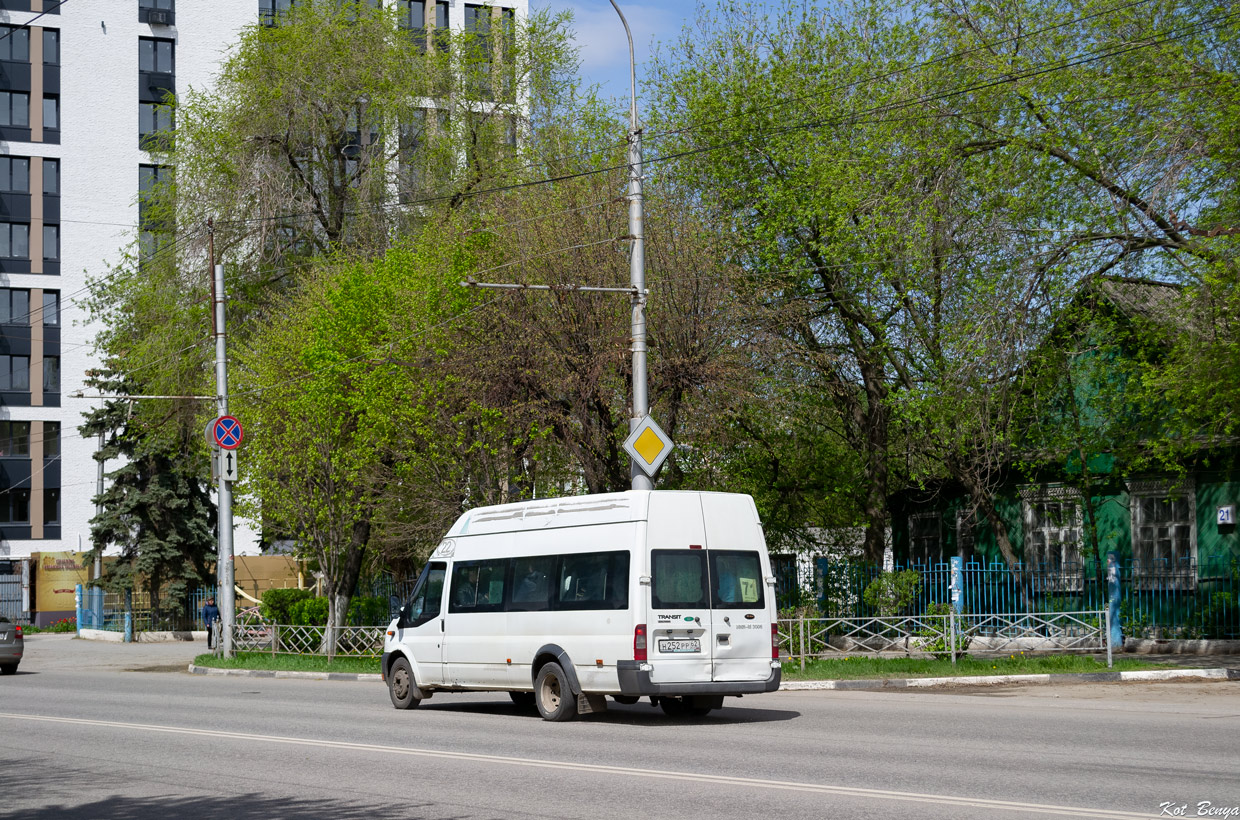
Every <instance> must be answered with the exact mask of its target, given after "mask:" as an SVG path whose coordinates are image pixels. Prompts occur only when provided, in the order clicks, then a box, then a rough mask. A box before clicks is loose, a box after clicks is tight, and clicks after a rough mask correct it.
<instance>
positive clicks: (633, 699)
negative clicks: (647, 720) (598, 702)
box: [611, 695, 641, 706]
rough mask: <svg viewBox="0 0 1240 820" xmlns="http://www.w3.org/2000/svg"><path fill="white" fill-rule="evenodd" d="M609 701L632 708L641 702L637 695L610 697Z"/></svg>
mask: <svg viewBox="0 0 1240 820" xmlns="http://www.w3.org/2000/svg"><path fill="white" fill-rule="evenodd" d="M611 699H612V700H614V701H615V702H616V703H623V704H624V705H625V706H632V705H633V704H634V703H637V702H638V701H639V700H641V698H639V697H638V696H637V695H612V696H611Z"/></svg>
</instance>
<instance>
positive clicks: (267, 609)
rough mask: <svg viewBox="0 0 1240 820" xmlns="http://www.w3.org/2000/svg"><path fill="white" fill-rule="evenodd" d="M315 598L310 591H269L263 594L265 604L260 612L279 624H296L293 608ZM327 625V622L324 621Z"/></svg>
mask: <svg viewBox="0 0 1240 820" xmlns="http://www.w3.org/2000/svg"><path fill="white" fill-rule="evenodd" d="M312 597H314V593H313V592H311V591H310V590H308V589H269V590H267V591H266V592H264V593H263V602H262V604H261V605H260V607H259V611H260V612H261V613H262V615H263V617H264V618H266V619H267V620H269V621H273V622H275V623H277V624H291V623H294V621H293V620H291V619H292V617H293V607H294V606H296V605H297V604H299V603H301V602H302V601H305V600H307V599H309V598H312ZM324 623H326V621H324Z"/></svg>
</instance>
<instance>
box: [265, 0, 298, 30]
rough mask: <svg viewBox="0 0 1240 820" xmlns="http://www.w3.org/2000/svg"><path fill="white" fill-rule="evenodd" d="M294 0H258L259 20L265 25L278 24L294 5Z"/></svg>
mask: <svg viewBox="0 0 1240 820" xmlns="http://www.w3.org/2000/svg"><path fill="white" fill-rule="evenodd" d="M293 2H294V0H258V20H259V22H260V23H261V24H262V25H264V26H274V25H276V24H277V23H278V22H279V20H280V17H281V16H282V15H284V14H287V13H288V11H289V9H291V8H292V7H293Z"/></svg>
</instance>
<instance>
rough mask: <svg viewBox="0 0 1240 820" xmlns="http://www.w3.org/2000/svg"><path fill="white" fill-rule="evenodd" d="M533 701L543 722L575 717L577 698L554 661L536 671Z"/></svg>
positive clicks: (562, 671)
mask: <svg viewBox="0 0 1240 820" xmlns="http://www.w3.org/2000/svg"><path fill="white" fill-rule="evenodd" d="M534 701H535V702H536V703H537V704H538V713H539V714H540V715H542V716H543V720H555V721H560V720H572V719H573V718H575V717H577V698H576V697H575V696H574V695H573V690H572V687H570V686H569V685H568V679H567V678H566V677H565V676H564V670H563V669H562V668H561V667H560V665H559V664H558V663H556V662H555V661H549V662H548V663H546V664H544V665H543V667H542V668H541V669H539V670H538V678H537V679H536V680H535V681H534Z"/></svg>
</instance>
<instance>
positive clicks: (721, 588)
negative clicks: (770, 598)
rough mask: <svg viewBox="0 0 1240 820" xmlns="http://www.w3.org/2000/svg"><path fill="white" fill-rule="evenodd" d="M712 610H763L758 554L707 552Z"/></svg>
mask: <svg viewBox="0 0 1240 820" xmlns="http://www.w3.org/2000/svg"><path fill="white" fill-rule="evenodd" d="M710 577H711V581H712V585H711V586H712V588H711V606H712V607H713V608H714V609H762V608H763V594H762V562H761V561H760V560H759V558H758V553H756V552H748V551H741V550H711V551H710Z"/></svg>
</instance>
